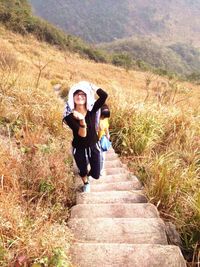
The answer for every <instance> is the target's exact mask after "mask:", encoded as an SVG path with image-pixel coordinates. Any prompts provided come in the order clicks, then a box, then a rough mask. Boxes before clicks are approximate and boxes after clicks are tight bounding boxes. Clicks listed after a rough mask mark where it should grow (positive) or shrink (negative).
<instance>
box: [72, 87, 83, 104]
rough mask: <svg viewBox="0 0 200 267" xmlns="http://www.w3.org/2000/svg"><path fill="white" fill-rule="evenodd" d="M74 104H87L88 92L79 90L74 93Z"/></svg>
mask: <svg viewBox="0 0 200 267" xmlns="http://www.w3.org/2000/svg"><path fill="white" fill-rule="evenodd" d="M74 104H76V105H85V104H86V94H85V93H84V92H83V91H81V90H79V91H77V92H75V93H74Z"/></svg>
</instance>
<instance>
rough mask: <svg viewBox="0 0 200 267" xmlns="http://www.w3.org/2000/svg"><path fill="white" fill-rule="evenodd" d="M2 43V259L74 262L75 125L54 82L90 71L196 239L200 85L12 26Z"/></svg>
mask: <svg viewBox="0 0 200 267" xmlns="http://www.w3.org/2000/svg"><path fill="white" fill-rule="evenodd" d="M0 50H1V53H0V61H1V62H3V63H2V64H0V66H2V67H0V137H1V144H0V145H1V148H2V149H1V152H0V178H1V180H0V181H1V183H0V193H1V195H0V209H1V212H0V214H1V215H0V216H1V220H0V222H1V223H0V231H1V241H0V255H1V256H0V265H1V266H8V265H10V266H12V264H13V262H15V261H16V260H17V259H18V257H19V256H25V258H26V260H25V262H26V263H27V264H28V265H31V264H32V263H33V262H38V263H39V262H40V263H42V262H46V264H49V266H51V261H54V260H56V259H57V258H58V259H59V260H63V262H65V265H64V266H67V264H68V259H67V258H66V255H67V254H66V255H65V254H63V253H62V252H63V251H65V252H67V249H68V246H69V243H70V241H69V240H70V234H69V232H68V230H67V228H66V226H65V220H66V219H67V217H68V208H69V207H70V205H72V204H73V198H74V196H73V175H72V173H71V158H70V156H69V150H70V139H71V133H70V131H69V130H67V129H66V128H64V129H63V128H62V124H61V119H62V112H63V107H64V102H63V101H62V100H61V99H59V98H58V97H57V95H56V94H55V92H54V91H53V86H54V85H55V84H61V86H62V90H63V95H64V94H66V91H67V90H68V88H69V87H70V86H71V85H72V84H74V83H76V82H78V81H80V80H89V81H91V82H93V83H95V84H97V85H99V86H100V87H102V88H104V89H105V90H106V91H107V92H108V93H109V99H108V102H109V104H110V106H111V111H112V114H113V115H112V118H111V132H112V138H113V144H114V145H115V147H116V149H117V150H118V151H119V152H122V154H124V155H126V158H127V157H130V156H131V161H130V162H132V163H129V165H130V167H131V168H133V169H134V170H135V172H137V173H138V174H139V177H140V178H141V180H142V181H143V182H144V183H145V188H146V193H147V195H148V197H149V199H150V201H152V202H153V203H155V204H156V205H157V206H158V208H160V210H161V212H162V213H163V215H164V216H165V217H166V218H173V219H172V221H173V222H175V223H176V224H177V225H179V230H180V232H181V233H183V236H184V237H185V243H186V242H187V241H188V244H187V245H188V248H189V249H191V248H192V246H194V244H196V242H195V238H196V235H197V232H198V231H197V229H198V227H199V223H198V222H199V220H198V218H199V205H200V203H199V200H200V197H199V193H198V192H199V191H198V188H199V182H198V181H199V180H198V175H199V151H198V147H199V136H200V135H199V133H200V129H199V114H200V113H199V100H200V90H199V87H197V86H194V85H192V84H189V83H186V82H185V83H180V82H178V81H174V80H171V81H169V80H167V79H165V78H163V77H159V76H156V75H154V74H151V73H145V72H139V71H128V72H127V71H125V70H124V69H121V68H116V67H114V66H111V65H110V66H109V65H106V64H96V63H94V62H92V61H88V60H84V59H81V58H80V57H79V55H75V54H70V53H68V52H62V51H60V50H58V49H56V48H55V47H51V46H49V45H48V44H46V43H40V42H38V41H37V40H35V39H34V38H33V37H30V36H28V37H21V36H20V35H16V34H14V33H10V32H7V31H6V30H5V29H4V28H3V27H1V28H0ZM1 62H0V63H1ZM115 136H117V139H116V138H115ZM67 207H68V208H67ZM180 222H181V223H180ZM42 232H43V233H44V235H43V237H42V236H41V233H42ZM193 233H194V234H193ZM192 235H193V236H192ZM191 236H192V238H191ZM191 240H192V242H191V243H190V241H191ZM56 249H57V250H59V249H60V250H59V251H57V250H56ZM196 251H197V250H196ZM195 253H196V255H197V254H198V253H197V252H195ZM47 262H48V263H47ZM47 266H48V265H47ZM55 266H56V265H55Z"/></svg>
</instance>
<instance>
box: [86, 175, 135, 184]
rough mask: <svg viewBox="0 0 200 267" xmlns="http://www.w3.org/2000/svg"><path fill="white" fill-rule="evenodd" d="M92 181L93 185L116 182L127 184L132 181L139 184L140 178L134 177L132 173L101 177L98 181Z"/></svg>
mask: <svg viewBox="0 0 200 267" xmlns="http://www.w3.org/2000/svg"><path fill="white" fill-rule="evenodd" d="M90 181H91V184H101V183H115V182H125V181H132V182H135V183H137V182H139V180H138V178H137V177H136V176H134V175H132V174H131V173H130V172H127V173H120V174H110V175H104V176H101V177H100V178H99V179H98V180H96V179H91V180H90Z"/></svg>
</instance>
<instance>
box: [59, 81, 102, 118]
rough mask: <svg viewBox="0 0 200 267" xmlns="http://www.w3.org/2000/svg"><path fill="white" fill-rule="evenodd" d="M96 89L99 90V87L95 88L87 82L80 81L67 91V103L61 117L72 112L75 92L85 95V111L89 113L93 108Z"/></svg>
mask: <svg viewBox="0 0 200 267" xmlns="http://www.w3.org/2000/svg"><path fill="white" fill-rule="evenodd" d="M97 89H99V87H97V86H96V85H94V84H92V83H89V82H87V81H81V82H79V83H76V84H74V85H73V86H72V87H71V88H70V90H69V94H68V101H67V103H66V105H65V110H64V114H63V117H65V116H67V115H69V114H70V113H71V112H72V111H73V109H74V93H75V92H76V91H77V90H81V91H83V92H84V93H85V94H86V96H87V102H86V108H87V110H89V111H91V110H92V108H93V106H94V102H95V93H96V91H97Z"/></svg>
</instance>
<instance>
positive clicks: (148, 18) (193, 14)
mask: <svg viewBox="0 0 200 267" xmlns="http://www.w3.org/2000/svg"><path fill="white" fill-rule="evenodd" d="M29 1H30V3H31V4H32V6H33V7H34V10H35V13H36V14H37V15H39V16H41V17H43V18H45V19H46V20H48V21H50V22H52V23H53V24H55V25H56V26H59V27H60V28H62V29H63V30H65V31H67V32H69V33H71V34H74V35H77V36H80V37H81V38H83V39H85V40H86V41H88V42H92V43H100V42H111V41H113V40H116V39H121V38H127V37H131V36H134V37H135V36H140V37H151V38H154V39H155V40H159V41H162V42H163V40H164V41H165V43H166V42H167V43H176V42H183V43H186V42H187V43H190V44H194V45H199V46H200V39H199V34H200V16H199V14H200V0H176V1H172V0H169V1H163V0H143V1H141V0H134V1H133V0H106V1H102V0H84V1H83V0H73V1H71V0H57V1H55V0H46V1H44V0H29Z"/></svg>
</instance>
